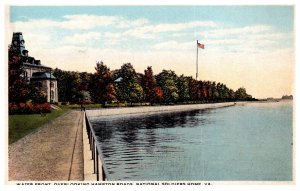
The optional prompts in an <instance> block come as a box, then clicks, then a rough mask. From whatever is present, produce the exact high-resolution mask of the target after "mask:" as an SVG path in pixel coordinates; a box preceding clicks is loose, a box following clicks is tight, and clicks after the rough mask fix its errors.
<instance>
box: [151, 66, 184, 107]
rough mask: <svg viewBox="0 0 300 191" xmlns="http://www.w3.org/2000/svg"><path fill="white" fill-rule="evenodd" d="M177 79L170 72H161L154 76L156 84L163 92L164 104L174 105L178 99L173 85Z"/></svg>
mask: <svg viewBox="0 0 300 191" xmlns="http://www.w3.org/2000/svg"><path fill="white" fill-rule="evenodd" d="M177 78H178V77H177V76H176V74H175V72H174V71H171V70H163V71H162V72H161V73H159V74H158V75H157V76H156V81H157V84H158V85H159V86H160V88H161V89H162V91H163V96H164V101H165V102H166V103H175V102H176V101H177V100H178V98H179V95H178V89H177V87H176V85H175V81H176V80H177Z"/></svg>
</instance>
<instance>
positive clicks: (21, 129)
mask: <svg viewBox="0 0 300 191" xmlns="http://www.w3.org/2000/svg"><path fill="white" fill-rule="evenodd" d="M69 110H70V109H69V108H66V107H62V109H61V110H52V112H51V113H47V114H46V115H45V116H41V114H28V115H9V117H8V118H9V125H8V126H9V131H8V133H9V138H8V141H9V144H11V143H13V142H16V141H17V140H19V139H21V138H22V137H24V136H25V135H28V134H29V133H32V132H34V131H36V130H37V129H38V128H39V127H41V126H42V125H44V124H46V123H48V122H50V121H52V120H53V119H55V118H57V117H59V116H60V115H62V114H64V113H66V112H67V111H69Z"/></svg>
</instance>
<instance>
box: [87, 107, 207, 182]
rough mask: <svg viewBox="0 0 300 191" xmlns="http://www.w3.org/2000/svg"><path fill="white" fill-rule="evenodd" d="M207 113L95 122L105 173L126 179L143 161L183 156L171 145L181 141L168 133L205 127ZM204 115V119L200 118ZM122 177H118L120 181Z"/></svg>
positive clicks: (199, 111) (179, 137) (177, 134)
mask: <svg viewBox="0 0 300 191" xmlns="http://www.w3.org/2000/svg"><path fill="white" fill-rule="evenodd" d="M211 112H213V111H212V110H193V111H185V112H172V113H162V114H155V115H153V114H152V115H139V116H125V117H124V116H122V117H117V118H116V117H108V118H98V119H96V120H93V121H92V124H93V127H94V129H95V132H96V135H97V136H98V141H99V142H102V143H103V144H102V151H103V155H104V158H105V161H106V163H107V167H108V171H109V173H110V174H114V173H115V172H118V171H121V172H123V173H125V174H126V177H127V178H128V179H130V178H134V177H136V176H138V175H137V174H136V171H135V170H136V168H137V167H139V166H142V165H143V160H145V159H147V158H148V159H151V158H155V157H157V156H164V155H166V154H168V153H175V152H176V153H180V152H183V150H182V148H181V147H179V146H176V145H174V142H180V141H181V139H183V138H182V137H181V134H180V133H174V132H172V128H186V127H189V128H194V127H197V128H199V127H200V126H201V125H203V124H207V123H209V120H208V117H207V116H209V115H210V113H211ZM204 115H205V116H206V117H205V118H204V117H202V116H204ZM199 141H200V139H199ZM155 160H156V159H155ZM155 160H153V161H151V160H149V161H148V162H147V165H149V164H153V165H155ZM134 169H135V170H134ZM130 175H132V176H130ZM126 177H122V180H124V179H126Z"/></svg>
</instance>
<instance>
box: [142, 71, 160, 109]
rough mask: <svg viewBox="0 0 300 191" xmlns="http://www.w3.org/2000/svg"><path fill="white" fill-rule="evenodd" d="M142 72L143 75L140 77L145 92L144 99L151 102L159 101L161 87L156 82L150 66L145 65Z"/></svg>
mask: <svg viewBox="0 0 300 191" xmlns="http://www.w3.org/2000/svg"><path fill="white" fill-rule="evenodd" d="M144 72H145V75H144V76H143V79H142V86H143V89H144V93H145V100H146V101H148V102H150V103H151V104H153V103H160V102H161V101H162V98H163V93H162V90H161V88H159V87H158V86H157V84H156V80H155V77H154V75H153V71H152V67H151V66H149V67H147V69H146V70H145V71H144Z"/></svg>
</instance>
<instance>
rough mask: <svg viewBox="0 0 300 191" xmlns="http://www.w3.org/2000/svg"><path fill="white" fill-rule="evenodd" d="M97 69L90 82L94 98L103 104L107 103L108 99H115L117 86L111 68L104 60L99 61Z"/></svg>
mask: <svg viewBox="0 0 300 191" xmlns="http://www.w3.org/2000/svg"><path fill="white" fill-rule="evenodd" d="M95 70H96V72H95V73H94V75H92V77H91V82H90V83H91V85H90V90H91V96H92V98H93V99H94V100H95V101H96V102H98V103H102V104H105V102H107V101H114V100H115V87H114V85H113V83H112V78H111V77H112V74H111V72H110V69H109V68H108V67H107V66H106V65H105V64H103V62H98V63H97V65H96V67H95Z"/></svg>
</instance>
